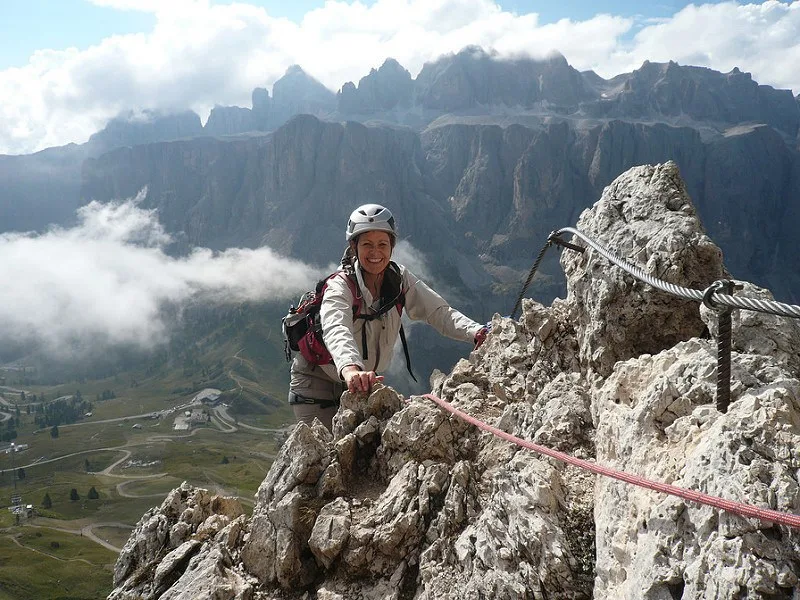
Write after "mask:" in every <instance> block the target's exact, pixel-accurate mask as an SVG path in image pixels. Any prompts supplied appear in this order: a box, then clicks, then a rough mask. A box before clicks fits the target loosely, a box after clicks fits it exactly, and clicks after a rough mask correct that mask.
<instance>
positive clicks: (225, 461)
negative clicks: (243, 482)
mask: <svg viewBox="0 0 800 600" xmlns="http://www.w3.org/2000/svg"><path fill="white" fill-rule="evenodd" d="M229 462H230V461H229V460H228V457H227V456H223V457H222V464H223V465H227V464H228V463H229Z"/></svg>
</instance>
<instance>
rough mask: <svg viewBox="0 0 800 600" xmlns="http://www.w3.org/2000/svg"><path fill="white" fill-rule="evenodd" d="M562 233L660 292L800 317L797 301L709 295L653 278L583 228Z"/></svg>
mask: <svg viewBox="0 0 800 600" xmlns="http://www.w3.org/2000/svg"><path fill="white" fill-rule="evenodd" d="M563 233H571V234H572V235H574V236H576V237H578V238H580V239H581V240H583V241H584V242H585V243H586V244H587V245H589V246H590V247H592V248H593V249H594V250H596V251H597V252H598V253H599V254H601V255H602V256H604V257H605V258H606V259H608V260H609V261H611V262H612V263H614V264H615V265H617V266H618V267H619V268H620V269H622V270H624V271H626V272H627V273H629V274H630V275H633V276H634V277H636V278H637V279H639V280H641V281H643V282H645V283H647V284H650V285H651V286H653V287H655V288H658V289H660V290H661V291H664V292H667V293H669V294H673V295H675V296H678V297H680V298H684V299H686V300H697V301H699V302H702V301H703V299H704V298H708V299H709V300H710V301H711V302H712V304H715V305H722V306H727V307H730V308H740V309H743V310H752V311H756V312H762V313H767V314H772V315H778V316H781V317H791V318H794V319H800V306H796V305H794V304H784V303H783V302H775V301H774V300H762V299H760V298H748V297H746V296H733V295H731V294H721V293H719V292H717V291H716V290H713V291H711V293H710V294H707V293H706V292H707V291H708V290H695V289H692V288H687V287H683V286H680V285H676V284H674V283H669V282H667V281H662V280H660V279H657V278H655V277H653V276H652V275H648V274H647V273H645V272H644V271H643V270H642V269H640V268H639V267H636V266H634V265H632V264H630V263H628V262H626V261H624V260H623V259H621V258H619V257H618V256H616V255H614V254H612V253H611V252H610V251H609V250H608V249H606V248H605V247H604V246H602V245H601V244H599V243H597V242H595V241H594V240H593V239H592V238H590V237H589V236H587V235H586V234H584V233H582V232H581V231H578V230H577V229H575V228H573V227H563V228H561V229H559V230H558V231H556V232H555V235H556V236H560V235H561V234H563ZM712 285H713V284H712Z"/></svg>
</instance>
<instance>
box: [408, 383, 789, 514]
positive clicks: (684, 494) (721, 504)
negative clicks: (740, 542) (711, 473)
mask: <svg viewBox="0 0 800 600" xmlns="http://www.w3.org/2000/svg"><path fill="white" fill-rule="evenodd" d="M422 396H423V397H424V398H428V399H429V400H432V401H433V402H435V403H436V404H438V405H439V406H440V407H441V408H443V409H445V410H446V411H448V412H450V413H452V414H454V415H456V416H457V417H458V418H459V419H461V420H463V421H466V422H467V423H470V424H472V425H475V426H476V427H478V428H480V429H483V430H484V431H488V432H489V433H491V434H493V435H496V436H497V437H500V438H503V439H504V440H507V441H509V442H512V443H514V444H517V445H518V446H521V447H523V448H527V449H528V450H533V451H534V452H538V453H539V454H544V455H546V456H549V457H551V458H555V459H556V460H560V461H561V462H565V463H567V464H570V465H573V466H576V467H579V468H581V469H585V470H587V471H591V472H592V473H597V474H598V475H604V476H606V477H612V478H613V479H618V480H620V481H624V482H625V483H630V484H633V485H638V486H639V487H643V488H647V489H651V490H655V491H657V492H662V493H664V494H670V495H672V496H677V497H679V498H683V499H684V500H690V501H691V502H696V503H698V504H705V505H707V506H713V507H714V508H720V509H722V510H724V511H727V512H731V513H735V514H737V515H741V516H743V517H753V518H756V519H761V520H762V521H769V522H771V523H779V524H781V525H788V526H789V527H798V528H800V515H795V514H792V513H786V512H780V511H777V510H772V509H769V508H758V507H757V506H752V505H749V504H742V503H741V502H733V501H731V500H725V499H724V498H718V497H716V496H709V495H708V494H703V493H701V492H695V491H694V490H687V489H686V488H681V487H677V486H674V485H669V484H666V483H659V482H657V481H651V480H649V479H645V478H644V477H639V476H638V475H631V474H630V473H625V472H624V471H617V470H616V469H611V468H609V467H604V466H602V465H598V464H596V463H592V462H589V461H586V460H582V459H580V458H575V457H574V456H570V455H569V454H564V453H563V452H559V451H557V450H552V449H550V448H547V447H545V446H540V445H539V444H534V443H533V442H528V441H526V440H522V439H520V438H518V437H515V436H513V435H511V434H510V433H506V432H505V431H503V430H502V429H498V428H497V427H492V426H491V425H487V424H486V423H484V422H483V421H480V420H478V419H476V418H475V417H472V416H470V415H468V414H467V413H465V412H462V411H460V410H458V409H457V408H455V407H453V406H452V405H450V404H448V403H447V402H445V401H444V400H442V399H441V398H438V397H436V396H434V395H433V394H423V395H422Z"/></svg>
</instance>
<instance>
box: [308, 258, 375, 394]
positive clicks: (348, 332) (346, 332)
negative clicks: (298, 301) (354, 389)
mask: <svg viewBox="0 0 800 600" xmlns="http://www.w3.org/2000/svg"><path fill="white" fill-rule="evenodd" d="M345 277H347V276H346V275H345V274H344V273H342V274H341V275H338V276H336V277H332V278H331V279H329V280H328V286H327V288H326V289H325V294H324V295H323V297H322V304H321V306H320V313H319V314H320V319H321V323H322V339H323V341H324V342H325V347H326V348H328V352H330V353H331V357H333V363H334V365H335V366H336V372H337V373H339V376H340V377H341V378H342V379H345V377H344V375H345V374H344V370H345V368H347V367H357V368H358V370H362V369H363V368H364V363H363V361H362V359H361V351H360V350H359V349H358V344H356V340H355V336H354V334H353V330H354V323H353V302H354V298H353V293H352V292H351V291H350V286H349V285H348V283H347V280H346V279H345ZM345 381H346V379H345Z"/></svg>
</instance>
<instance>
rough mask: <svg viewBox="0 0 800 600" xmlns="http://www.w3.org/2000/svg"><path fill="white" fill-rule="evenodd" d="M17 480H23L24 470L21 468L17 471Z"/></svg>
mask: <svg viewBox="0 0 800 600" xmlns="http://www.w3.org/2000/svg"><path fill="white" fill-rule="evenodd" d="M17 479H25V469H23V468H22V467H20V468H19V469H17Z"/></svg>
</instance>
